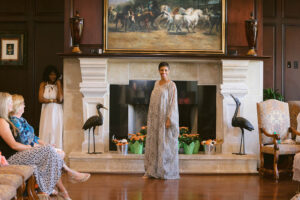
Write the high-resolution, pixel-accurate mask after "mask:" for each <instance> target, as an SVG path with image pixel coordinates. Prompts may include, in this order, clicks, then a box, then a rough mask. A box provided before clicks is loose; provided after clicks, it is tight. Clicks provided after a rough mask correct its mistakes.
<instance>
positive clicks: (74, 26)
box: [70, 11, 83, 53]
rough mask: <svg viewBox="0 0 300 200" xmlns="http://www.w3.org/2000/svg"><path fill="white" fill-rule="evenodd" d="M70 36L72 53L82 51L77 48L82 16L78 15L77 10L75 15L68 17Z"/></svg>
mask: <svg viewBox="0 0 300 200" xmlns="http://www.w3.org/2000/svg"><path fill="white" fill-rule="evenodd" d="M70 27H71V37H72V44H73V45H72V46H73V47H72V53H82V52H81V50H80V49H79V44H80V41H81V37H82V32H83V18H81V17H79V12H78V11H76V14H75V17H72V18H70Z"/></svg>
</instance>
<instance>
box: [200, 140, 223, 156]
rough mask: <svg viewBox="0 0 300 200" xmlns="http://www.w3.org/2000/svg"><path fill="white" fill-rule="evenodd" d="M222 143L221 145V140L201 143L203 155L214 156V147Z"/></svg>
mask: <svg viewBox="0 0 300 200" xmlns="http://www.w3.org/2000/svg"><path fill="white" fill-rule="evenodd" d="M222 143H223V140H222V139H221V140H215V139H209V140H203V141H201V144H202V145H203V146H204V152H205V154H214V153H215V152H216V145H217V144H222Z"/></svg>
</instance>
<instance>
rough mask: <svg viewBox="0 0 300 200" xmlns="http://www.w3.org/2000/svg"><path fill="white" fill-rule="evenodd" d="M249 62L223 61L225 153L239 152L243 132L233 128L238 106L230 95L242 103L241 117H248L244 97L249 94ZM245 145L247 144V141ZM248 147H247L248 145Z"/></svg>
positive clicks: (222, 88)
mask: <svg viewBox="0 0 300 200" xmlns="http://www.w3.org/2000/svg"><path fill="white" fill-rule="evenodd" d="M248 66H249V61H248V60H222V84H221V94H222V95H223V136H224V138H223V139H224V143H223V145H222V152H223V153H232V152H238V151H239V146H240V141H241V130H240V129H239V128H234V127H232V126H231V119H232V117H233V114H234V111H235V108H236V104H235V101H234V100H233V99H232V97H231V96H230V94H232V95H233V96H235V97H237V98H238V99H239V100H240V102H241V107H240V112H239V114H240V115H241V116H244V117H245V116H247V114H246V113H244V112H243V110H244V103H243V102H244V97H245V95H247V94H248V86H247V83H246V81H247V72H248ZM245 143H247V141H246V139H245ZM246 147H247V145H246Z"/></svg>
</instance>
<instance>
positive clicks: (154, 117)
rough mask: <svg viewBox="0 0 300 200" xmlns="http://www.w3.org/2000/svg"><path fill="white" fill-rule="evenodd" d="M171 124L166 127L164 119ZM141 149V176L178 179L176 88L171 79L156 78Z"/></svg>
mask: <svg viewBox="0 0 300 200" xmlns="http://www.w3.org/2000/svg"><path fill="white" fill-rule="evenodd" d="M167 118H169V119H170V122H171V126H170V127H169V128H166V119H167ZM147 126H148V127H147V138H146V148H145V159H144V164H145V175H146V176H150V177H154V178H160V179H179V178H180V177H179V160H178V135H179V115H178V103H177V89H176V85H175V83H174V82H173V81H170V82H169V83H166V84H164V85H159V81H156V83H155V86H154V89H153V91H152V94H151V98H150V105H149V111H148V121H147Z"/></svg>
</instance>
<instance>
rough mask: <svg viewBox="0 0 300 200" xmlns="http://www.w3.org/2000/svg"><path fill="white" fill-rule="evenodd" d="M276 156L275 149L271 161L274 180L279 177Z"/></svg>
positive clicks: (277, 156)
mask: <svg viewBox="0 0 300 200" xmlns="http://www.w3.org/2000/svg"><path fill="white" fill-rule="evenodd" d="M278 158H279V155H278V151H276V152H275V153H274V161H273V170H274V177H275V180H276V181H277V180H278V179H279V172H278Z"/></svg>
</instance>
